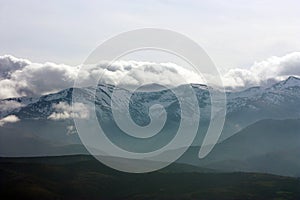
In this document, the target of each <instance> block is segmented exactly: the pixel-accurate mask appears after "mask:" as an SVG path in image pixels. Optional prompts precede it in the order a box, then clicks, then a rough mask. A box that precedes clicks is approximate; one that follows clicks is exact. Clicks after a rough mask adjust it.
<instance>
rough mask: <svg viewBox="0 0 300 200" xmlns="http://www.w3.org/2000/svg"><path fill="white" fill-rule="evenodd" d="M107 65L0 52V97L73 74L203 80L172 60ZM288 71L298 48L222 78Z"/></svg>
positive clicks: (49, 87) (48, 86)
mask: <svg viewBox="0 0 300 200" xmlns="http://www.w3.org/2000/svg"><path fill="white" fill-rule="evenodd" d="M106 66H107V62H102V63H99V64H98V65H89V66H84V68H83V70H81V71H80V67H81V66H69V65H64V64H55V63H51V62H46V63H43V64H42V63H33V62H30V61H28V60H26V59H19V58H15V57H13V56H0V88H1V90H0V99H4V98H9V97H19V96H40V95H43V94H47V93H53V92H57V91H59V90H62V89H65V88H70V87H73V84H74V81H75V80H76V78H78V79H79V80H81V82H82V83H83V85H86V86H89V85H91V84H92V83H94V82H96V81H97V80H98V78H99V75H102V74H103V76H102V79H101V83H108V84H113V85H116V84H119V85H121V86H122V85H134V86H136V85H138V86H140V85H143V84H150V83H158V84H164V85H178V84H182V83H186V82H188V83H205V81H204V80H203V79H202V78H201V77H200V76H198V75H197V74H195V73H193V72H192V71H189V70H187V69H185V68H183V67H181V66H178V65H176V64H173V63H154V62H140V61H116V62H114V63H113V64H112V65H111V66H110V67H109V68H108V69H106ZM79 72H80V73H79ZM289 75H294V76H300V52H294V53H291V54H288V55H285V56H282V57H271V58H269V59H267V60H265V61H261V62H255V63H254V64H253V66H251V67H250V68H249V69H244V68H235V69H230V70H229V71H228V72H227V73H225V74H223V76H222V79H223V82H224V85H225V86H226V87H230V88H241V87H250V86H257V85H266V84H268V83H270V81H271V82H272V80H282V79H283V78H285V77H286V76H289Z"/></svg>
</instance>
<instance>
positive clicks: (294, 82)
mask: <svg viewBox="0 0 300 200" xmlns="http://www.w3.org/2000/svg"><path fill="white" fill-rule="evenodd" d="M294 86H299V87H300V78H298V77H295V76H289V77H288V78H287V79H285V80H283V81H280V82H278V83H276V84H275V85H274V86H273V87H272V88H289V87H294Z"/></svg>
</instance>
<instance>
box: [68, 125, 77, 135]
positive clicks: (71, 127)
mask: <svg viewBox="0 0 300 200" xmlns="http://www.w3.org/2000/svg"><path fill="white" fill-rule="evenodd" d="M76 133H77V131H76V128H75V126H73V125H70V126H67V135H73V134H76Z"/></svg>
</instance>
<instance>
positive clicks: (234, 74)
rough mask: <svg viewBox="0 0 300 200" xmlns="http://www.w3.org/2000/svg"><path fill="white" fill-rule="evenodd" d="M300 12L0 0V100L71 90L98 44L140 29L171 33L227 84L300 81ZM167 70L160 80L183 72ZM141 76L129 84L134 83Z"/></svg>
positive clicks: (262, 1) (218, 2)
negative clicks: (188, 42) (202, 54)
mask: <svg viewBox="0 0 300 200" xmlns="http://www.w3.org/2000/svg"><path fill="white" fill-rule="evenodd" d="M299 8H300V1H296V0H294V1H292V0H285V1H274V0H273V1H271V0H253V1H249V0H247V1H244V0H239V1H236V0H228V1H222V0H211V1H193V0H187V1H180V0H149V1H138V0H130V1H129V0H115V1H109V0H100V1H84V0H74V1H61V0H60V1H59V0H53V1H38V0H27V1H14V0H0V27H1V31H0V44H1V46H0V56H1V57H0V87H1V91H0V98H7V97H13V96H23V95H40V94H44V93H49V92H53V91H56V90H59V89H63V88H66V87H70V86H71V85H72V83H73V81H74V77H75V76H76V72H77V71H78V66H79V65H80V64H81V63H83V62H84V61H85V59H86V58H87V57H88V55H89V54H90V53H91V52H92V51H93V50H94V49H95V48H96V47H97V46H98V45H100V44H101V43H102V42H103V41H105V40H107V39H109V38H111V37H112V36H115V35H117V34H119V33H122V32H125V31H130V30H133V29H138V28H145V27H153V28H165V29H169V30H173V31H176V32H179V33H182V34H184V35H186V36H188V37H189V38H191V39H192V40H194V41H195V42H197V43H198V44H199V45H200V46H202V47H203V48H204V50H205V51H206V52H207V53H208V55H209V56H210V57H211V58H212V60H213V61H214V63H215V65H216V66H217V67H218V68H219V69H220V72H221V75H222V78H223V80H225V85H226V86H232V87H249V86H255V85H262V84H263V83H264V81H265V80H266V79H269V78H280V77H282V76H287V75H298V76H299V75H300V70H299V66H300V53H299V52H300V40H299V35H300V22H299V19H300V12H299ZM4 55H11V56H4ZM131 64H133V66H142V68H144V69H149V68H153V67H154V66H157V63H151V64H149V63H148V64H147V63H146V64H145V63H138V64H137V63H135V64H134V63H131ZM126 65H128V63H124V62H123V63H117V64H116V70H115V71H114V72H110V73H111V74H110V77H109V79H110V80H108V81H111V82H113V81H114V80H117V79H118V78H119V75H120V73H124V72H126V71H127V69H126V67H125V66H126ZM168 67H169V68H168V69H169V70H167V71H166V72H165V74H164V76H170V77H172V73H175V72H176V73H179V72H180V73H181V74H182V73H183V71H182V69H180V68H178V67H177V71H176V70H175V71H174V70H173V69H171V68H172V66H171V67H170V66H168ZM173 67H174V66H173ZM133 68H134V67H133ZM93 70H94V69H92V71H93ZM92 71H88V72H86V74H87V75H86V77H89V78H90V77H91V76H92V73H93V72H92ZM185 75H186V76H188V77H191V76H190V74H189V73H188V72H187V73H185ZM148 76H149V77H155V78H157V80H160V79H161V78H160V77H156V76H155V75H154V74H152V75H149V74H148ZM145 77H146V76H143V77H140V76H136V77H132V79H131V81H133V82H136V83H140V81H141V80H142V79H143V80H144V79H145ZM53 80H56V81H53ZM164 81H166V82H168V81H174V80H171V79H170V80H167V79H166V80H164Z"/></svg>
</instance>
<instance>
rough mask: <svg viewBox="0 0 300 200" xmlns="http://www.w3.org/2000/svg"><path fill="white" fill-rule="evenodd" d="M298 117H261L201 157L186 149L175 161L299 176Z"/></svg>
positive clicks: (227, 168) (222, 168) (228, 169)
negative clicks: (285, 118) (277, 118)
mask: <svg viewBox="0 0 300 200" xmlns="http://www.w3.org/2000/svg"><path fill="white" fill-rule="evenodd" d="M299 150H300V119H289V120H270V119H269V120H261V121H259V122H256V123H254V124H252V125H250V126H248V127H246V128H244V129H243V130H242V131H240V132H238V133H236V134H235V135H234V136H231V137H230V138H228V139H226V140H224V141H222V142H220V143H219V144H217V145H216V146H215V147H214V149H213V150H212V152H211V153H210V154H209V155H208V156H207V157H205V158H204V159H201V160H199V158H197V155H198V151H199V148H196V147H192V148H190V149H189V150H188V151H187V152H186V153H185V154H184V156H183V157H182V158H180V160H178V162H182V163H189V164H194V165H197V166H202V167H208V168H211V169H217V170H223V171H248V172H263V173H273V174H278V175H285V176H298V177H299V176H300V151H299Z"/></svg>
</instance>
